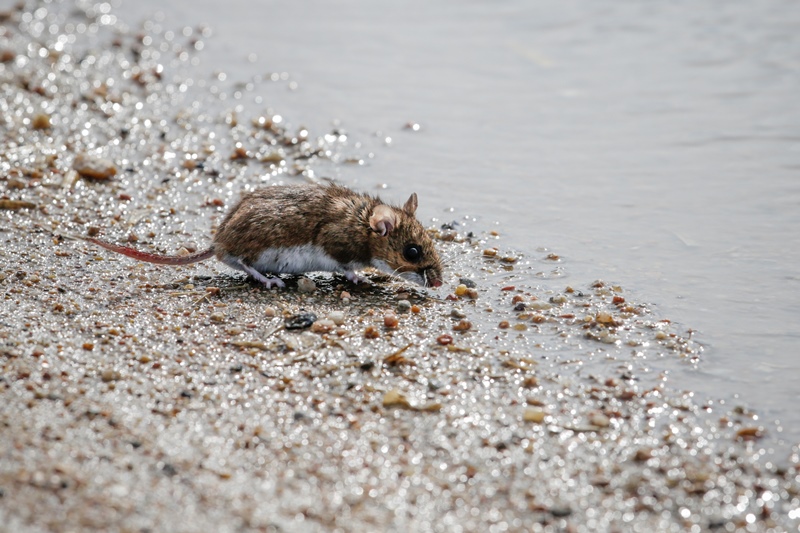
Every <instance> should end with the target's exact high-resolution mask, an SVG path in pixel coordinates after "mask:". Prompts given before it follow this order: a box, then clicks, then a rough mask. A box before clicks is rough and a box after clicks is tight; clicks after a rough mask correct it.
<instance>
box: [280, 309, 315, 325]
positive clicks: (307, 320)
mask: <svg viewBox="0 0 800 533" xmlns="http://www.w3.org/2000/svg"><path fill="white" fill-rule="evenodd" d="M316 320H317V315H315V314H314V313H299V314H297V315H293V316H290V317H289V318H287V319H286V320H284V327H286V329H303V328H307V327H309V326H311V324H313V323H314V322H316Z"/></svg>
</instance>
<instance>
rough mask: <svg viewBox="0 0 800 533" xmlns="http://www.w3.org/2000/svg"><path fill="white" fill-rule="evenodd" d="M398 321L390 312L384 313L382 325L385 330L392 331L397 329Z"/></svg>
mask: <svg viewBox="0 0 800 533" xmlns="http://www.w3.org/2000/svg"><path fill="white" fill-rule="evenodd" d="M398 323H399V321H398V320H397V315H395V314H394V313H392V312H389V313H386V314H385V315H383V325H384V326H385V327H387V328H390V329H394V328H396V327H397V324H398Z"/></svg>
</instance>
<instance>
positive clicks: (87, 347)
mask: <svg viewBox="0 0 800 533" xmlns="http://www.w3.org/2000/svg"><path fill="white" fill-rule="evenodd" d="M82 348H83V349H84V350H86V351H87V352H91V351H92V350H94V343H91V342H84V343H83V346H82Z"/></svg>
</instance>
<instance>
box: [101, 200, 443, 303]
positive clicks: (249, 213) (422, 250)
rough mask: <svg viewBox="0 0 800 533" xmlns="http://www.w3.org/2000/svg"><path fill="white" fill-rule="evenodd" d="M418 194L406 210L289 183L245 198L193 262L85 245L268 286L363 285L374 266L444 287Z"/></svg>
mask: <svg viewBox="0 0 800 533" xmlns="http://www.w3.org/2000/svg"><path fill="white" fill-rule="evenodd" d="M416 210H417V195H416V194H412V195H411V197H410V198H409V199H408V201H407V202H406V203H405V205H403V207H402V208H399V207H393V206H390V205H387V204H384V203H383V202H382V201H381V200H380V199H379V198H377V197H373V196H369V195H366V194H361V193H357V192H354V191H351V190H350V189H347V188H345V187H342V186H339V185H282V186H273V187H266V188H263V189H258V190H255V191H253V192H251V193H248V194H245V195H244V196H243V197H242V199H241V200H239V203H237V204H236V205H235V206H234V207H233V209H231V210H230V211H229V212H228V214H227V215H225V218H224V219H223V221H222V224H220V226H219V229H218V230H217V233H216V234H215V235H214V240H213V243H212V244H211V247H209V248H208V249H206V250H203V251H200V252H195V253H193V254H190V255H186V256H170V255H157V254H151V253H147V252H142V251H139V250H136V249H135V248H131V247H128V246H119V245H116V244H111V243H108V242H104V241H101V240H99V239H95V238H85V240H87V241H89V242H92V243H94V244H97V245H98V246H102V247H103V248H106V249H108V250H111V251H113V252H117V253H120V254H123V255H127V256H128V257H132V258H134V259H138V260H140V261H147V262H150V263H160V264H166V265H187V264H190V263H196V262H199V261H203V260H205V259H209V258H210V257H212V256H216V257H217V259H219V260H220V261H222V262H223V263H225V264H226V265H228V266H230V267H233V268H235V269H237V270H242V271H244V272H246V273H248V274H249V275H250V276H252V277H253V278H255V279H256V280H257V281H260V282H261V283H263V284H264V285H266V286H267V288H271V287H283V286H284V283H283V281H282V280H281V279H280V278H277V277H272V276H271V274H301V273H304V272H313V271H326V272H340V273H343V274H344V275H345V276H346V277H347V279H348V280H350V281H352V282H354V283H358V282H360V281H362V278H360V277H359V276H358V275H356V273H355V271H356V270H360V269H362V268H367V267H374V268H377V269H378V270H381V271H383V272H386V273H388V274H391V275H396V276H399V277H400V278H403V279H405V280H408V281H413V282H415V283H418V284H420V285H425V286H428V287H439V286H440V285H441V284H442V263H441V261H440V260H439V255H438V254H437V253H436V249H435V248H434V246H433V241H432V240H431V238H430V236H429V235H428V234H427V232H426V231H425V229H424V228H423V227H422V225H421V224H420V223H419V221H418V220H417V219H416V218H415V216H414V213H415V212H416Z"/></svg>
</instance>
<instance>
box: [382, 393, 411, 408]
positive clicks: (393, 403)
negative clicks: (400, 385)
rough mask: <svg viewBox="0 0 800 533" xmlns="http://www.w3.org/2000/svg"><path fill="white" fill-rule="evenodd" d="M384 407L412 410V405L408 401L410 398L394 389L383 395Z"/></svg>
mask: <svg viewBox="0 0 800 533" xmlns="http://www.w3.org/2000/svg"><path fill="white" fill-rule="evenodd" d="M383 406H384V407H401V408H404V409H410V408H411V403H410V402H409V401H408V398H406V397H405V395H404V394H403V393H401V392H400V391H398V390H397V389H392V390H390V391H389V392H387V393H386V394H384V395H383Z"/></svg>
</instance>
